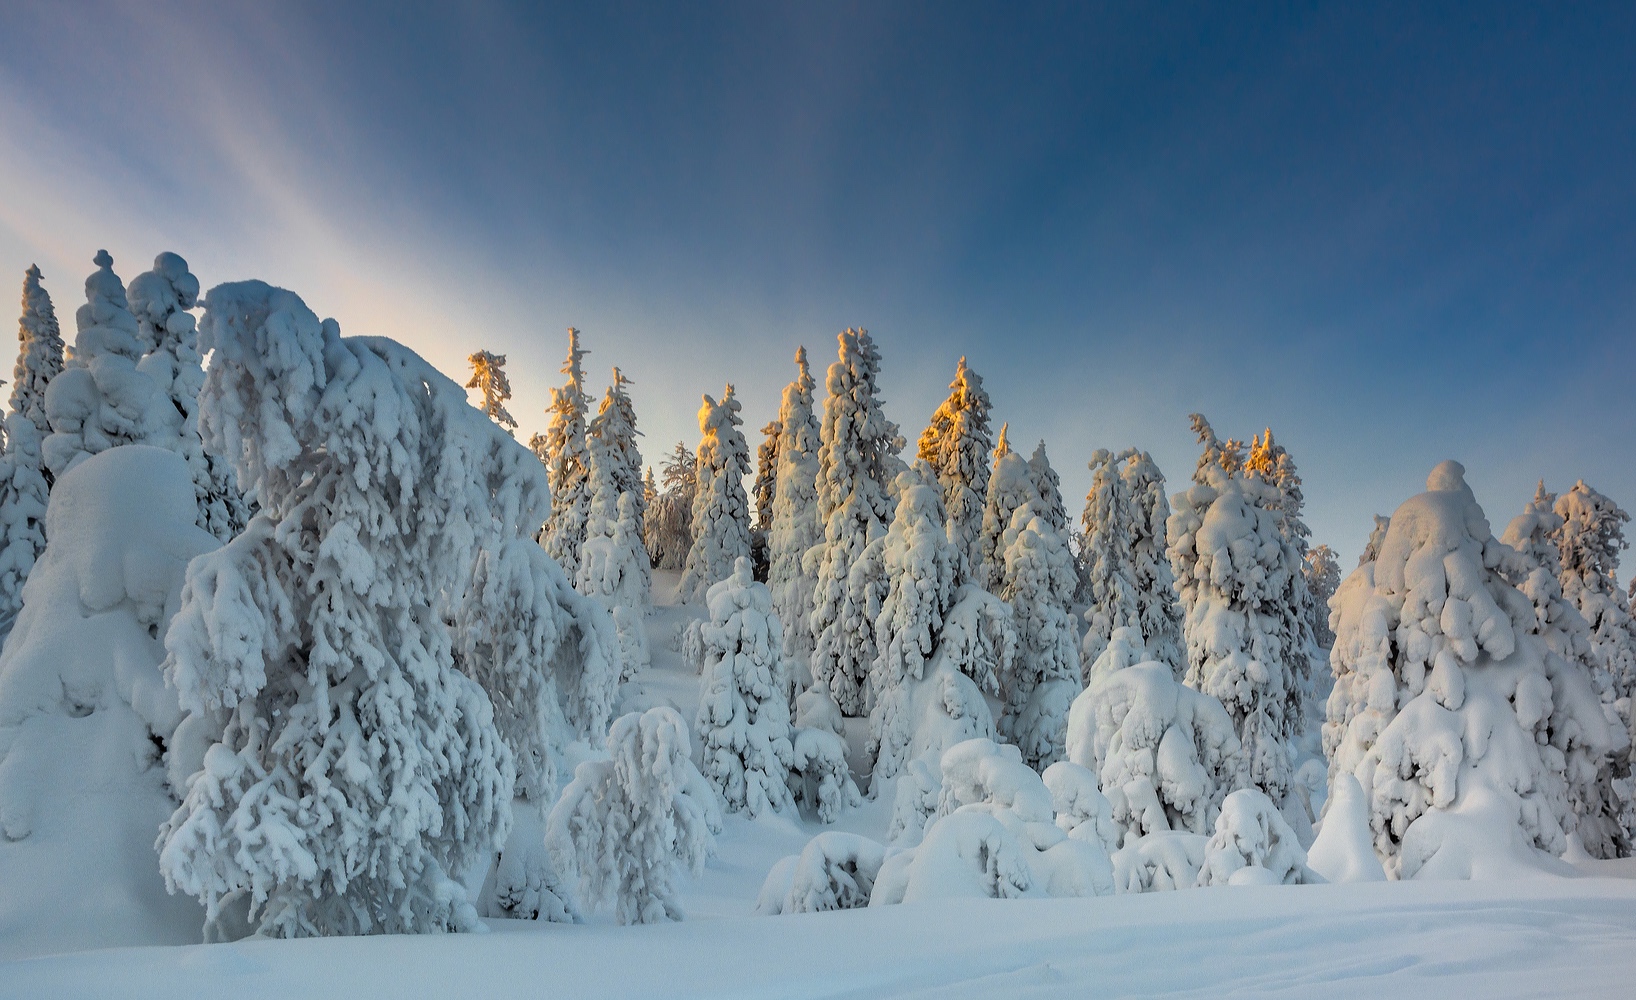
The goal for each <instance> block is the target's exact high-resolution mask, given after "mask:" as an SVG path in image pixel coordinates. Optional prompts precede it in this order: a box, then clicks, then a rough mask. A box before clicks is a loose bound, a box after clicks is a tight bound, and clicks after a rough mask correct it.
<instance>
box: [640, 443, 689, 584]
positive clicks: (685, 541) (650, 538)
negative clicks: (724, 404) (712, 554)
mask: <svg viewBox="0 0 1636 1000" xmlns="http://www.w3.org/2000/svg"><path fill="white" fill-rule="evenodd" d="M661 472H662V474H663V476H664V479H663V484H664V492H662V493H660V494H659V498H658V500H657V501H656V502H655V503H654V504H653V505H652V506H650V507H649V508H648V517H647V524H646V525H645V526H644V530H643V538H644V540H645V541H646V542H647V545H648V556H649V558H651V559H652V560H653V566H654V568H655V569H669V570H676V569H681V568H682V567H683V566H685V565H686V564H687V553H688V552H689V550H691V549H692V548H693V499H694V498H695V497H696V496H698V491H699V479H698V476H699V463H698V458H697V456H695V455H694V454H693V452H692V450H691V449H689V448H688V447H687V445H685V444H683V443H682V442H680V441H678V442H676V449H675V450H674V451H672V452H671V453H670V457H669V458H667V459H665V461H664V464H663V465H662V466H661Z"/></svg>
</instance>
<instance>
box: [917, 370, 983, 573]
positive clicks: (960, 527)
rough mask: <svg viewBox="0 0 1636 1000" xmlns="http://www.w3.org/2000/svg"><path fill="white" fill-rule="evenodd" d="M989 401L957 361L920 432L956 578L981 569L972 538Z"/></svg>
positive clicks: (976, 531) (979, 524)
mask: <svg viewBox="0 0 1636 1000" xmlns="http://www.w3.org/2000/svg"><path fill="white" fill-rule="evenodd" d="M989 410H990V405H989V401H988V393H986V392H984V391H983V377H982V376H981V375H978V374H977V373H976V372H974V371H972V370H971V369H969V368H967V367H966V359H965V358H964V357H962V358H961V359H960V364H959V367H957V368H956V369H955V372H954V381H953V382H950V383H949V397H948V398H947V399H945V400H944V401H943V402H942V404H941V405H940V406H938V408H937V412H936V413H933V414H932V422H931V423H930V424H929V425H927V427H926V429H925V430H924V431H922V432H921V434H920V444H919V455H920V458H921V459H922V460H923V461H925V462H927V463H929V464H930V465H931V467H932V470H933V471H934V472H936V474H937V487H938V488H939V489H941V490H942V491H943V507H944V509H945V510H947V511H948V513H949V525H948V530H949V537H950V538H951V539H953V540H954V545H955V548H956V549H957V550H958V551H959V552H960V556H961V559H962V560H963V561H964V563H963V567H962V570H961V579H965V577H966V575H967V574H969V573H972V572H975V571H976V570H977V569H978V568H980V567H981V565H982V562H981V554H980V553H979V551H978V548H977V540H978V538H979V537H980V536H981V533H982V529H983V502H984V500H985V499H986V498H987V496H988V462H989V453H990V452H991V451H993V449H994V439H993V437H992V436H991V433H990V431H989V420H988V415H989Z"/></svg>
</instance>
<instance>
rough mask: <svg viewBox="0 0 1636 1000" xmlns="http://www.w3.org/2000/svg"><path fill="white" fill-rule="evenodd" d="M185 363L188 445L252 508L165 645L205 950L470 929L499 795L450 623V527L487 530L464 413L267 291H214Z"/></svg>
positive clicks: (502, 813)
mask: <svg viewBox="0 0 1636 1000" xmlns="http://www.w3.org/2000/svg"><path fill="white" fill-rule="evenodd" d="M201 346H202V347H203V348H204V349H205V350H214V351H215V355H214V358H213V361H212V363H211V367H210V371H209V373H208V375H207V377H206V380H205V388H204V393H203V395H202V396H201V399H200V407H201V410H200V424H201V428H202V430H203V432H204V433H205V434H206V435H207V438H208V440H210V442H211V444H212V447H213V448H215V449H216V450H217V451H219V452H220V453H223V454H231V455H235V456H237V457H238V458H237V461H238V472H239V474H240V477H241V479H243V480H244V481H246V482H248V483H250V484H252V485H253V487H254V489H255V493H256V496H257V497H258V499H259V500H260V501H261V505H262V506H261V510H260V512H259V513H258V514H257V515H256V516H255V517H254V518H252V520H251V523H250V525H249V527H247V528H246V529H245V531H244V532H243V533H241V534H240V535H238V536H237V537H236V538H234V539H233V541H232V542H230V543H228V544H227V545H226V546H224V547H222V548H220V549H217V550H215V551H213V552H210V553H207V554H205V555H204V556H201V557H199V558H197V559H195V560H194V561H193V562H192V563H191V564H190V566H189V567H188V570H189V572H188V577H187V583H186V586H185V589H184V593H183V598H182V603H181V609H180V610H179V611H178V612H177V615H176V618H175V619H174V621H173V622H172V627H171V630H170V632H169V634H168V636H167V640H168V642H167V648H168V650H169V653H170V656H169V658H168V659H167V661H166V663H165V672H166V680H167V682H168V683H169V684H170V685H172V686H173V687H174V688H175V689H176V691H177V692H178V694H179V696H180V699H181V704H182V706H183V708H184V709H186V710H187V711H189V712H190V713H191V716H190V719H189V720H188V721H184V722H183V724H182V726H183V727H184V728H190V727H191V728H192V729H193V730H195V731H196V733H197V735H196V736H195V737H194V738H195V739H199V740H201V741H202V742H203V743H204V745H205V746H207V747H208V749H206V750H205V751H204V752H203V753H202V754H201V755H200V756H199V757H198V758H197V759H198V761H199V764H200V767H201V769H200V770H198V771H197V773H196V774H194V776H193V777H192V778H191V779H190V780H189V781H188V783H187V786H186V795H185V798H184V799H183V802H182V804H181V806H180V807H179V808H178V809H177V811H176V813H175V814H174V815H173V816H172V818H171V819H170V820H169V822H168V823H167V824H166V825H165V827H164V828H163V829H162V830H161V831H160V844H159V847H160V865H161V868H162V870H163V871H164V874H165V877H166V879H167V880H168V882H169V884H170V885H171V887H172V889H173V890H176V891H182V892H186V893H188V894H190V895H193V896H197V897H198V898H199V899H200V900H201V901H202V902H204V903H205V905H206V910H207V920H208V921H209V923H208V925H207V926H208V928H212V929H215V930H219V929H220V928H222V926H223V923H224V921H229V920H232V919H233V918H235V916H236V918H237V919H242V920H245V921H247V925H248V927H249V928H250V929H251V930H252V931H253V932H255V933H259V934H262V935H266V936H279V937H297V936H311V935H329V934H365V933H403V932H411V933H412V932H426V931H436V930H463V929H475V928H476V927H477V925H478V921H477V915H476V912H475V910H474V908H473V907H472V906H471V905H470V903H468V902H467V900H466V895H465V892H464V890H463V889H462V887H461V885H460V879H461V878H463V877H464V876H466V875H467V874H468V873H469V872H470V871H471V869H472V868H473V867H474V866H476V865H477V864H478V863H479V862H480V861H481V860H482V859H484V858H486V857H490V856H492V852H493V851H494V850H497V849H498V848H499V846H500V845H501V844H503V843H504V839H505V834H506V830H507V826H508V825H509V817H510V812H509V804H510V801H511V796H512V789H513V781H514V776H515V765H514V761H513V758H512V755H511V752H510V750H509V749H508V748H507V746H506V744H505V742H504V740H503V739H502V738H501V737H500V735H499V733H498V731H497V730H496V729H495V725H494V721H493V710H492V707H491V703H490V699H489V698H488V697H487V696H486V695H485V694H484V691H483V689H482V688H481V687H480V686H479V685H478V683H477V682H476V681H474V680H472V679H471V678H469V677H467V676H466V675H464V674H463V673H461V672H460V671H458V670H457V669H456V668H455V665H454V659H453V654H452V648H451V646H452V637H451V635H450V632H449V629H448V628H447V626H446V624H445V617H444V615H445V612H446V610H447V609H446V607H445V604H446V602H447V600H448V595H450V594H458V593H459V592H460V590H461V586H462V580H463V578H464V576H465V574H466V573H467V571H468V568H469V565H470V564H469V561H468V560H467V559H465V558H463V553H462V552H461V548H462V546H463V545H464V544H465V543H463V542H462V539H469V537H470V536H469V534H468V533H467V532H465V531H451V530H449V526H450V525H455V524H465V525H473V526H480V525H485V524H489V523H491V522H492V521H493V520H494V515H493V513H492V511H491V508H490V507H489V504H490V503H492V500H491V498H490V495H489V491H488V490H487V489H486V488H484V489H481V490H479V489H477V488H476V486H475V483H473V480H474V478H475V476H474V474H473V471H472V470H471V468H470V467H469V465H468V464H467V463H468V459H469V455H470V448H469V447H466V446H464V445H466V443H467V442H466V441H465V439H463V438H462V437H456V436H455V435H454V432H452V431H451V430H450V428H449V425H450V422H451V421H453V420H456V419H459V417H458V413H459V411H458V410H454V408H453V406H452V405H450V404H448V403H445V404H440V403H439V401H438V399H439V398H442V399H445V400H447V399H448V398H449V397H452V396H455V395H458V397H459V398H458V400H457V401H451V403H452V402H458V406H459V408H460V410H464V411H465V412H466V413H469V414H472V415H473V416H475V413H473V411H471V409H470V407H469V406H467V405H466V403H465V399H464V396H465V394H464V392H463V391H461V390H460V389H459V388H458V386H457V385H456V384H455V383H453V382H450V381H449V380H447V379H442V380H441V382H442V383H447V385H446V386H442V385H431V384H429V383H428V379H431V380H434V381H435V380H437V378H438V377H437V376H436V373H435V372H433V371H432V370H431V369H430V366H428V365H425V363H424V362H423V361H421V360H420V359H419V358H418V357H413V356H412V355H411V354H410V352H408V351H407V350H406V349H405V348H402V347H401V346H400V345H397V344H394V343H392V342H390V341H385V340H342V339H341V337H340V335H339V330H338V328H337V326H336V324H335V323H334V321H333V320H326V321H324V322H322V323H320V321H319V320H318V317H317V316H315V315H314V314H313V313H312V311H311V310H310V309H308V308H307V307H306V305H305V304H304V303H302V302H301V300H300V299H299V298H298V297H297V296H295V295H294V294H292V293H290V292H286V291H283V290H281V289H275V288H271V287H269V286H267V285H265V284H263V283H261V282H254V281H252V282H242V283H238V284H229V285H221V286H217V287H216V288H214V289H212V290H211V292H210V294H209V295H208V296H207V297H206V302H205V320H204V325H203V330H202V336H201ZM406 368H407V369H409V372H408V373H407V374H406V373H405V371H404V370H405V369H406ZM444 388H446V389H447V390H448V395H447V396H443V395H442V392H441V390H442V389H444ZM341 401H344V402H345V405H339V404H340V403H341ZM245 413H254V414H256V415H257V419H256V420H253V421H246V420H241V419H239V417H240V415H241V414H245ZM482 422H483V423H484V424H487V421H482ZM486 429H487V430H488V431H490V432H492V433H493V434H494V436H496V437H499V436H500V435H499V434H498V431H494V430H493V428H492V426H491V425H490V426H489V427H487V428H486ZM473 505H476V506H475V509H473ZM179 732H180V730H179ZM177 742H178V743H179V744H181V743H184V742H185V741H183V740H182V739H181V738H180V737H179V738H178V741H177ZM241 907H242V909H240V908H241Z"/></svg>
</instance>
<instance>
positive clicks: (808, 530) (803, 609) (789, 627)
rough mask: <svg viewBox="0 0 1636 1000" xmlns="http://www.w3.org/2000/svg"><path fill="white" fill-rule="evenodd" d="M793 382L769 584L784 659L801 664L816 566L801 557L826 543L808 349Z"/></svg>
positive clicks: (781, 435) (806, 652)
mask: <svg viewBox="0 0 1636 1000" xmlns="http://www.w3.org/2000/svg"><path fill="white" fill-rule="evenodd" d="M795 368H796V376H795V381H793V382H791V383H790V384H789V385H786V386H785V387H784V399H783V403H782V404H781V405H780V406H779V408H778V428H779V430H778V473H777V486H776V487H775V489H774V492H773V524H772V530H771V531H770V532H769V536H768V542H767V549H768V553H767V585H768V587H769V588H771V590H772V593H773V611H774V612H775V613H776V614H777V615H778V620H779V622H781V623H782V624H783V626H784V655H785V656H788V657H798V658H800V659H801V660H802V661H803V662H805V661H809V660H810V659H811V657H812V646H813V641H812V630H811V628H810V627H809V626H808V623H807V616H808V614H809V613H810V612H811V610H812V592H813V588H814V586H815V585H816V583H817V575H816V568H815V567H814V568H812V569H809V568H808V567H807V566H805V565H804V564H803V561H802V560H803V559H804V557H805V556H806V554H807V552H808V551H809V550H811V549H812V548H813V546H815V545H817V544H818V543H820V542H822V541H823V540H824V528H823V524H822V523H821V522H820V521H819V519H818V448H819V445H820V441H819V428H818V418H817V417H816V416H815V415H814V414H813V412H812V390H813V386H814V383H813V381H812V375H811V373H810V372H808V370H807V349H806V348H805V347H801V348H797V349H796V352H795Z"/></svg>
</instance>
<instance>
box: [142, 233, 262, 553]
mask: <svg viewBox="0 0 1636 1000" xmlns="http://www.w3.org/2000/svg"><path fill="white" fill-rule="evenodd" d="M126 296H127V300H128V302H129V304H130V308H131V312H132V313H133V314H135V316H136V321H137V327H138V330H139V331H140V336H141V341H142V345H143V349H144V350H145V351H146V352H147V353H146V355H145V356H144V357H143V358H142V360H141V361H140V362H138V363H137V366H136V367H137V370H139V371H141V372H143V373H144V374H146V375H147V376H148V377H149V378H151V379H153V382H154V385H156V386H157V387H158V388H159V392H160V395H161V396H163V397H164V398H165V399H166V400H168V401H169V403H170V409H171V410H173V411H174V412H173V413H163V411H164V409H165V408H164V407H163V405H161V406H160V410H161V412H162V419H161V420H160V421H159V422H160V423H162V424H163V425H164V431H163V432H159V431H157V430H156V436H155V439H154V442H153V443H155V444H160V443H163V444H164V446H165V447H167V448H169V449H170V450H171V451H174V452H176V453H177V454H178V455H180V456H182V461H184V462H186V463H187V467H188V471H189V472H190V473H191V474H192V476H193V488H194V492H195V493H197V494H198V507H199V518H198V520H199V527H201V528H203V529H205V530H206V531H208V532H210V533H211V534H212V535H215V536H216V537H217V538H220V539H221V540H223V541H226V540H227V539H229V538H232V537H233V536H234V535H236V534H238V533H239V532H240V531H243V530H244V525H245V522H246V521H248V520H249V517H250V509H249V504H247V503H246V502H245V499H244V494H243V493H242V492H241V491H240V490H239V487H238V480H237V479H236V478H234V475H233V469H232V466H231V463H230V462H229V460H228V459H227V458H226V457H225V456H222V455H218V454H214V453H211V452H209V451H207V450H205V447H204V442H203V440H202V439H201V438H200V436H199V390H200V389H201V388H202V387H203V386H204V367H203V360H202V359H201V358H200V356H199V348H198V342H197V336H196V334H195V332H194V327H195V321H194V319H193V314H192V313H191V312H189V311H188V310H190V309H192V308H194V307H195V306H196V305H198V301H199V279H198V278H195V277H194V276H193V275H192V273H191V272H189V271H188V269H187V261H185V260H183V259H182V258H181V257H179V256H177V255H176V254H173V253H162V254H160V255H159V256H158V257H155V258H154V260H153V270H151V271H144V272H143V273H141V274H139V275H137V276H136V277H135V278H132V279H131V284H130V288H128V289H127V290H126Z"/></svg>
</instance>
